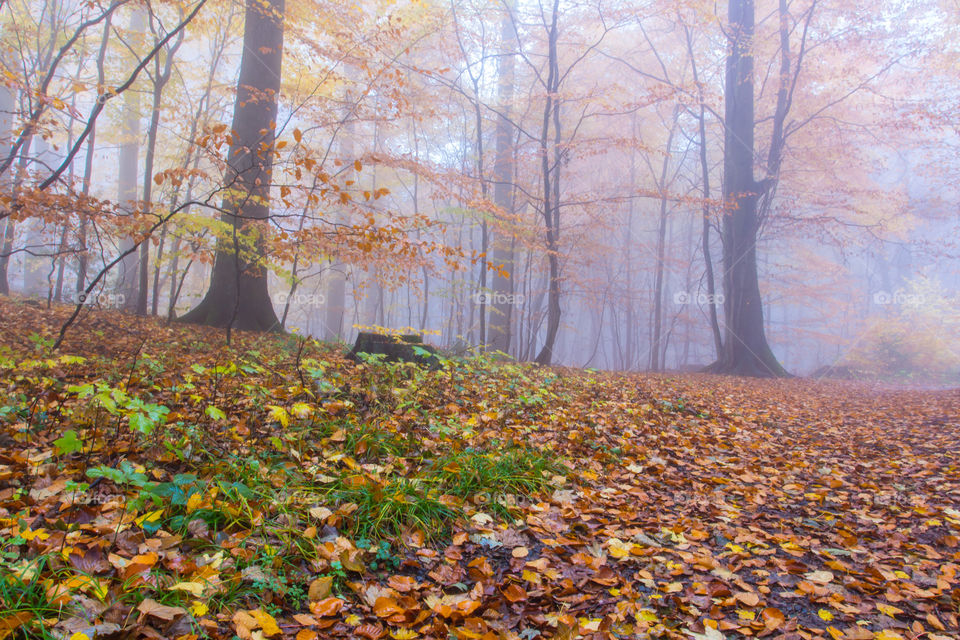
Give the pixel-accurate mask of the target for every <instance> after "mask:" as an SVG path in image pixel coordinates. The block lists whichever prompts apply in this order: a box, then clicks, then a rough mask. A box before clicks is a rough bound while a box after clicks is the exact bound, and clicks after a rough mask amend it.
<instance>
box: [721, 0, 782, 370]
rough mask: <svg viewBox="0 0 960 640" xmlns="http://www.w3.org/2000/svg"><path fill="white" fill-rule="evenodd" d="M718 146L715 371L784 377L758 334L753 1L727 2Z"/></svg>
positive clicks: (760, 324)
mask: <svg viewBox="0 0 960 640" xmlns="http://www.w3.org/2000/svg"><path fill="white" fill-rule="evenodd" d="M728 12H729V20H730V24H729V30H730V32H729V39H730V43H729V50H728V53H727V63H726V82H725V91H726V93H725V98H724V114H725V121H726V130H725V134H724V148H723V197H724V202H725V204H726V206H727V208H728V211H726V212H725V215H724V218H723V267H724V273H723V285H724V286H723V290H724V296H725V297H724V305H723V312H724V333H725V335H724V339H723V348H722V349H721V352H720V355H719V357H718V358H717V361H716V362H715V363H714V364H712V365H711V366H710V367H709V368H708V369H709V370H710V371H712V372H715V373H732V374H737V375H745V376H760V377H770V376H785V375H788V374H787V372H786V370H785V369H784V368H783V367H782V366H781V365H780V363H779V362H778V361H777V358H776V357H775V356H774V355H773V351H772V350H771V349H770V345H769V344H768V343H767V337H766V334H765V333H764V325H763V308H762V300H761V297H760V285H759V278H758V273H757V236H758V234H759V230H760V225H759V221H758V211H757V204H758V199H759V195H760V193H761V192H762V190H763V188H764V185H763V184H761V183H759V182H758V181H757V180H755V179H754V175H753V161H754V88H753V49H752V47H753V45H754V42H753V40H754V32H755V29H754V24H755V23H754V3H753V0H730V1H729V5H728Z"/></svg>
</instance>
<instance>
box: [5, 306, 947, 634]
mask: <svg viewBox="0 0 960 640" xmlns="http://www.w3.org/2000/svg"><path fill="white" fill-rule="evenodd" d="M67 313H68V309H67V308H58V307H55V308H54V309H52V310H46V309H44V308H40V307H39V306H31V305H28V304H23V303H22V302H13V301H10V300H9V299H0V336H2V345H0V640H3V638H7V637H10V638H40V637H57V638H71V639H73V640H83V638H88V639H90V640H93V639H94V638H184V639H187V638H189V639H193V638H204V637H206V638H223V639H229V638H232V637H234V636H238V637H240V638H242V639H244V640H246V639H248V638H274V639H277V638H296V639H297V640H310V639H313V638H368V639H377V638H388V637H390V638H394V639H401V638H443V639H447V638H458V639H467V638H482V639H485V640H487V639H495V638H501V639H517V638H520V639H523V640H532V639H534V638H560V639H573V638H646V637H653V638H696V639H707V640H716V639H719V638H728V639H733V638H741V637H754V636H755V637H768V638H833V639H839V638H851V639H857V640H860V639H862V640H867V639H874V638H875V639H883V640H890V639H894V638H899V639H903V640H907V639H919V638H928V639H930V640H946V639H949V638H957V637H958V634H960V631H958V605H960V455H958V454H960V390H952V391H946V390H944V391H930V390H926V391H918V390H890V389H886V390H882V389H877V388H871V387H868V386H865V385H857V384H853V383H846V382H835V381H829V382H828V381H823V382H815V381H810V380H804V379H792V380H773V381H765V380H743V379H736V378H727V377H719V376H701V375H682V376H668V375H637V374H619V373H604V372H597V371H591V370H570V369H562V368H540V367H534V366H527V365H517V364H515V363H504V362H494V361H492V360H489V359H486V358H482V357H476V358H470V359H451V360H450V361H449V362H448V363H447V364H446V366H444V367H443V368H442V369H439V370H437V371H429V370H426V369H422V368H418V367H416V366H414V365H395V364H388V363H381V362H368V363H366V364H362V365H357V364H354V363H353V362H351V361H350V360H348V359H346V357H345V355H344V354H345V349H344V348H343V346H342V345H323V344H318V343H315V342H313V341H309V340H303V339H301V338H299V337H297V336H295V335H268V336H264V335H252V334H242V333H241V334H235V335H234V337H233V341H232V344H231V345H229V346H227V345H225V342H224V333H223V332H222V331H216V330H211V329H205V328H199V327H193V326H182V325H176V324H173V325H166V324H164V323H162V322H160V321H157V320H153V319H149V320H148V319H137V318H132V317H130V316H124V315H121V314H119V313H117V312H106V311H97V312H90V313H88V314H87V315H85V316H84V317H83V319H82V321H81V322H80V324H78V325H77V326H75V327H74V328H73V329H72V330H71V332H70V333H69V334H68V337H67V340H66V341H65V343H64V344H63V346H62V347H61V349H59V350H58V351H57V352H53V353H51V352H50V349H49V347H50V345H51V344H52V339H53V338H54V337H55V336H56V333H57V331H58V330H59V326H60V323H61V322H62V321H63V320H64V318H65V317H66V315H67Z"/></svg>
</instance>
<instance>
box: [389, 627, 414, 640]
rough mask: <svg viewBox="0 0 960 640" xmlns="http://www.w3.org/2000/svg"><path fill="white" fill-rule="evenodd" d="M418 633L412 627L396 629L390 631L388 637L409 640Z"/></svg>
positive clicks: (396, 639)
mask: <svg viewBox="0 0 960 640" xmlns="http://www.w3.org/2000/svg"><path fill="white" fill-rule="evenodd" d="M418 635H419V634H418V633H417V632H416V631H414V630H413V629H396V630H395V631H391V632H390V637H391V638H393V640H411V639H412V638H416V637H417V636H418Z"/></svg>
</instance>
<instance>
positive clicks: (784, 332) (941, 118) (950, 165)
mask: <svg viewBox="0 0 960 640" xmlns="http://www.w3.org/2000/svg"><path fill="white" fill-rule="evenodd" d="M264 6H266V7H268V8H267V9H263V8H260V9H258V8H256V7H252V5H251V6H246V7H245V6H244V5H243V4H242V3H236V2H228V1H222V0H206V1H205V2H201V3H199V4H198V3H193V4H186V5H174V4H169V3H151V2H139V1H129V2H126V1H123V2H113V3H109V2H94V3H87V2H73V1H69V0H68V1H59V0H46V1H23V0H19V1H7V2H4V3H2V5H0V20H2V23H3V27H2V34H0V40H2V42H3V49H2V51H0V65H2V69H3V76H4V78H3V86H2V87H0V116H2V121H0V141H2V154H0V157H2V164H0V193H2V211H0V216H2V217H0V234H2V235H0V237H2V248H0V292H3V293H8V294H10V295H14V296H21V297H28V298H34V299H36V300H38V301H40V302H41V303H42V304H43V305H55V304H68V305H75V306H76V308H77V311H78V313H79V314H83V313H86V312H87V311H88V310H90V309H94V308H100V309H112V310H115V311H118V312H122V313H125V314H131V315H140V316H149V315H153V316H159V317H161V318H170V319H171V320H174V319H178V318H182V319H184V320H186V321H188V322H199V323H205V324H212V325H214V326H219V327H224V328H226V327H229V328H230V329H231V330H232V329H238V330H243V329H250V330H276V329H281V328H282V329H283V330H286V331H288V332H295V333H298V334H302V335H310V336H314V337H316V338H318V339H321V340H327V341H342V342H344V343H347V344H350V343H352V342H353V341H354V339H355V338H356V336H357V335H358V333H359V332H361V331H373V332H388V333H390V332H393V333H405V334H412V333H418V334H421V335H422V336H423V337H424V339H425V341H426V342H428V343H431V344H434V345H436V346H438V347H440V348H442V349H446V350H451V351H454V352H457V353H466V352H470V351H473V352H480V351H487V352H491V353H493V352H502V353H503V354H506V355H507V356H509V357H511V358H515V359H517V360H520V361H536V362H540V363H541V364H551V365H565V366H569V367H578V368H596V369H607V370H622V371H684V372H693V371H700V370H709V371H714V372H717V373H738V374H745V375H760V376H781V375H788V374H793V375H801V376H814V377H817V378H820V377H841V378H854V379H863V380H879V381H884V382H893V383H910V384H934V385H949V386H955V385H956V383H957V381H958V379H960V351H958V348H957V345H956V343H957V340H956V338H957V336H958V335H960V291H958V286H960V273H958V264H960V262H958V251H960V248H958V246H957V238H960V233H958V232H960V228H958V226H960V225H958V218H957V215H956V211H957V205H958V199H960V193H958V190H957V186H956V185H957V184H958V177H960V176H958V168H960V155H958V153H957V150H958V148H960V146H958V145H960V136H958V130H957V121H956V117H955V114H956V113H957V111H958V107H960V100H958V97H960V92H958V90H957V80H956V79H957V77H960V76H958V72H960V69H958V68H957V65H958V63H957V60H958V59H960V57H958V55H957V53H958V52H957V51H956V47H957V44H956V43H957V42H960V38H958V35H960V34H958V33H957V26H958V24H960V20H958V18H960V15H958V14H957V7H956V6H954V5H953V4H950V3H942V2H936V1H933V0H929V1H926V0H918V1H915V2H913V1H905V2H890V3H883V5H882V6H877V4H876V3H866V2H849V1H846V0H845V1H843V2H839V1H823V0H821V1H818V0H804V1H800V0H795V1H793V2H767V1H759V2H757V3H756V7H755V8H754V7H752V6H751V3H749V2H732V3H731V5H730V7H729V8H728V7H720V6H719V5H717V6H714V5H713V4H710V3H699V2H659V1H651V2H614V1H605V0H595V1H590V2H575V1H568V0H564V1H562V2H561V1H555V2H548V3H544V2H529V1H527V0H501V1H499V2H472V1H460V0H453V1H452V2H430V1H427V2H413V1H401V2H385V1H378V2H374V1H368V2H360V3H355V4H353V5H350V6H346V5H344V4H342V3H339V2H323V1H318V2H312V1H308V0H288V1H287V3H286V6H284V5H283V3H282V2H279V1H276V0H274V1H273V2H268V3H266V4H265V5H264ZM728 9H729V11H728ZM748 9H753V11H752V12H751V11H749V10H748ZM738 12H739V13H738ZM751 13H752V15H750V14H751ZM245 25H246V32H245ZM271 38H272V39H271ZM258 43H259V44H258ZM264 43H266V44H264ZM278 70H279V73H278ZM231 265H233V266H232V267H231ZM231 269H232V271H231ZM198 310H199V312H198Z"/></svg>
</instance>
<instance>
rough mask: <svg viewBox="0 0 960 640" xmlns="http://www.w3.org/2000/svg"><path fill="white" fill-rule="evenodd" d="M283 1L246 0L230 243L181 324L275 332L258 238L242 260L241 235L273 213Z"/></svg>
mask: <svg viewBox="0 0 960 640" xmlns="http://www.w3.org/2000/svg"><path fill="white" fill-rule="evenodd" d="M283 8H284V0H266V1H265V2H259V1H258V0H247V4H246V21H245V24H244V32H243V43H244V47H243V57H242V58H241V61H240V78H239V80H238V81H237V98H236V103H235V106H234V112H233V127H232V128H233V132H234V140H233V144H232V145H231V147H230V155H229V160H228V170H227V175H226V182H227V185H228V186H229V187H230V188H231V189H232V190H234V191H236V192H239V195H234V196H227V197H226V198H224V202H223V209H224V213H223V215H222V219H223V220H224V222H227V223H229V224H230V225H231V228H232V229H233V237H232V238H227V239H223V240H221V241H220V242H219V244H218V246H217V254H216V257H215V259H214V264H213V274H212V275H211V278H210V288H209V290H208V291H207V294H206V296H205V297H204V298H203V300H202V301H201V302H200V304H198V305H197V306H196V307H195V308H194V309H193V310H192V311H190V312H189V313H187V314H186V315H184V316H183V317H182V318H180V320H182V321H183V322H196V323H199V324H206V325H211V326H215V327H226V328H235V329H243V330H252V331H276V330H279V328H280V321H279V320H278V319H277V314H276V313H275V312H274V310H273V303H272V302H271V300H270V293H269V291H268V289H267V273H266V269H265V268H264V265H263V258H264V248H263V238H262V235H258V236H257V237H256V238H254V240H253V243H254V247H255V251H254V253H255V255H253V256H249V255H241V252H240V241H239V236H240V235H241V234H245V235H250V234H251V233H253V234H262V233H263V231H265V224H266V223H265V221H266V219H267V218H268V216H269V214H270V205H269V202H270V184H271V180H272V169H273V154H274V148H273V147H274V140H275V137H276V131H275V127H276V119H277V101H278V99H279V95H280V67H281V62H282V59H283Z"/></svg>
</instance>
